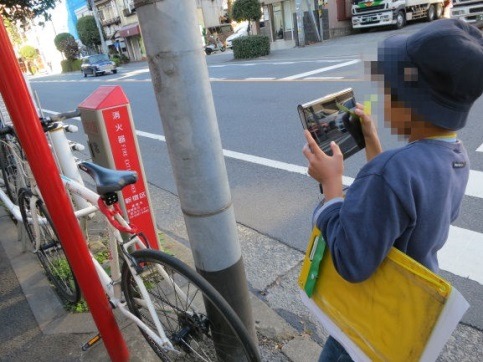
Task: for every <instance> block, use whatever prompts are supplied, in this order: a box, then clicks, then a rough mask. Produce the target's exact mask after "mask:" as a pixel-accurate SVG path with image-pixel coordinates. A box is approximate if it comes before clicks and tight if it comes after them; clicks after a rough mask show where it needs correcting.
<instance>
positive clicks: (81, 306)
mask: <svg viewBox="0 0 483 362" xmlns="http://www.w3.org/2000/svg"><path fill="white" fill-rule="evenodd" d="M66 309H67V310H68V311H69V312H72V313H84V312H88V311H89V307H88V306H87V303H86V301H85V300H84V299H81V300H80V301H79V302H78V303H77V304H67V305H66Z"/></svg>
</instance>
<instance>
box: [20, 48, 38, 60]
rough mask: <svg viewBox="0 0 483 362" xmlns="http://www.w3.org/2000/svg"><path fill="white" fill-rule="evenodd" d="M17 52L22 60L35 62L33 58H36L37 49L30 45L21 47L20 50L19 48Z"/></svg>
mask: <svg viewBox="0 0 483 362" xmlns="http://www.w3.org/2000/svg"><path fill="white" fill-rule="evenodd" d="M19 52H20V55H21V56H22V58H24V59H25V60H27V61H32V60H35V58H37V56H38V53H37V49H35V48H34V47H33V46H30V45H25V46H23V47H22V48H20V50H19Z"/></svg>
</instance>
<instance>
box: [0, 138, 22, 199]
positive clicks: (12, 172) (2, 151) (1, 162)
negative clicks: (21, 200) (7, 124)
mask: <svg viewBox="0 0 483 362" xmlns="http://www.w3.org/2000/svg"><path fill="white" fill-rule="evenodd" d="M17 151H20V150H19V149H18V147H17V146H16V145H15V144H14V143H13V142H11V140H10V137H9V136H5V138H3V139H2V140H1V141H0V168H1V169H2V177H3V183H4V186H5V193H6V194H7V196H8V197H9V198H10V200H11V201H12V202H13V203H14V204H15V203H16V202H17V198H18V195H17V182H16V181H17V176H18V173H19V165H18V161H17V159H16V157H15V152H17Z"/></svg>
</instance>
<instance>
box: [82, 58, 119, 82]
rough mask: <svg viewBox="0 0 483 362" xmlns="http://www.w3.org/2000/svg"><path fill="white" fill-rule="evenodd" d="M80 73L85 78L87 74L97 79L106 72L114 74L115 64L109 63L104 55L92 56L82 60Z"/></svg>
mask: <svg viewBox="0 0 483 362" xmlns="http://www.w3.org/2000/svg"><path fill="white" fill-rule="evenodd" d="M81 72H82V74H84V77H87V75H88V74H91V75H93V76H94V77H97V76H98V75H100V74H104V73H106V72H111V73H113V74H116V73H117V68H116V63H114V62H113V61H111V60H110V59H109V57H108V56H107V55H106V54H94V55H89V56H87V57H85V58H83V59H82V65H81Z"/></svg>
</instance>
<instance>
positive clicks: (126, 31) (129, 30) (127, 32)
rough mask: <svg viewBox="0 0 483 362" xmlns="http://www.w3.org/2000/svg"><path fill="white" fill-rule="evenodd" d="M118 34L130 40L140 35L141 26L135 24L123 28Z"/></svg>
mask: <svg viewBox="0 0 483 362" xmlns="http://www.w3.org/2000/svg"><path fill="white" fill-rule="evenodd" d="M117 34H118V35H119V37H121V38H128V37H130V36H134V35H139V34H140V30H139V24H138V23H134V24H129V25H126V26H123V27H122V28H121V29H119V30H118V31H117Z"/></svg>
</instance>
